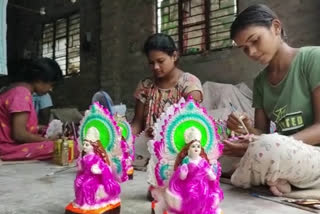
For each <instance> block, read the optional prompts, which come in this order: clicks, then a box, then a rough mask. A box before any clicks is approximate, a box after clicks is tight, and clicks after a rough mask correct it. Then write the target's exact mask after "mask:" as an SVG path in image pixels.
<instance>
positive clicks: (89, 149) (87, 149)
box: [83, 140, 93, 154]
mask: <svg viewBox="0 0 320 214" xmlns="http://www.w3.org/2000/svg"><path fill="white" fill-rule="evenodd" d="M83 151H84V152H85V153H86V154H89V153H92V152H93V146H92V145H91V143H90V142H88V141H86V140H84V144H83Z"/></svg>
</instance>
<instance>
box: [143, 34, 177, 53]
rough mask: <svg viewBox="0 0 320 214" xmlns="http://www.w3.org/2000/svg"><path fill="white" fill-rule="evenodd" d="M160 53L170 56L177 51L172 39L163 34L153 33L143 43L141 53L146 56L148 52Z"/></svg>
mask: <svg viewBox="0 0 320 214" xmlns="http://www.w3.org/2000/svg"><path fill="white" fill-rule="evenodd" d="M154 50H156V51H162V52H165V53H167V54H168V55H169V56H172V55H173V53H174V52H175V51H178V49H177V47H176V44H175V43H174V41H173V39H172V38H171V37H170V36H169V35H166V34H163V33H155V34H152V35H151V36H149V37H148V39H147V40H146V42H145V43H144V47H143V52H144V54H145V55H146V56H148V55H149V53H150V51H154Z"/></svg>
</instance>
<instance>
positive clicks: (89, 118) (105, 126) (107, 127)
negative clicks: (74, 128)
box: [79, 103, 120, 151]
mask: <svg viewBox="0 0 320 214" xmlns="http://www.w3.org/2000/svg"><path fill="white" fill-rule="evenodd" d="M114 124H116V122H115V121H114V120H113V118H112V116H111V114H110V113H109V112H108V110H107V109H103V108H102V107H101V106H100V105H99V104H98V103H94V104H93V105H92V106H91V108H90V110H89V111H87V112H86V115H85V117H84V118H83V119H82V121H81V125H80V128H79V130H80V133H79V138H80V139H79V142H80V143H81V144H83V140H84V138H85V136H86V134H87V131H88V129H89V128H90V127H95V128H96V129H97V130H98V131H99V133H100V141H101V144H102V146H103V147H104V148H105V149H106V150H107V151H111V150H112V149H113V147H114V146H115V144H116V143H117V141H118V136H119V135H120V133H119V130H118V129H117V127H116V126H115V125H114Z"/></svg>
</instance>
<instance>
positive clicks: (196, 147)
mask: <svg viewBox="0 0 320 214" xmlns="http://www.w3.org/2000/svg"><path fill="white" fill-rule="evenodd" d="M200 152H201V144H200V142H199V141H195V142H193V143H192V144H191V146H190V147H189V151H188V154H189V155H190V156H191V157H197V156H199V155H200Z"/></svg>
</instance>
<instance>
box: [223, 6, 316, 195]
mask: <svg viewBox="0 0 320 214" xmlns="http://www.w3.org/2000/svg"><path fill="white" fill-rule="evenodd" d="M231 38H232V39H233V40H234V41H235V43H236V45H237V47H239V48H241V49H242V50H243V51H244V53H245V54H246V55H247V56H248V57H249V58H251V59H253V60H255V61H257V62H259V63H261V64H264V65H266V68H265V69H264V70H263V71H262V72H261V73H260V74H259V75H258V76H257V77H256V79H255V81H254V89H253V107H254V108H255V122H254V125H252V124H251V123H250V121H249V120H248V119H247V118H244V119H243V122H244V124H245V125H246V127H247V129H248V130H249V132H250V133H251V134H254V135H255V136H256V137H255V140H254V141H253V142H249V140H247V139H244V140H240V141H238V142H230V141H225V142H224V144H225V148H224V154H225V155H230V156H238V157H242V158H241V161H240V165H239V167H238V168H237V169H236V170H235V172H234V173H233V175H232V177H231V182H232V183H233V184H234V185H236V186H240V187H244V188H249V187H250V186H251V185H263V184H267V185H269V186H270V190H271V191H272V193H273V194H274V195H278V196H281V195H283V194H284V193H288V192H290V191H291V186H295V187H298V188H320V170H319V169H320V148H319V147H315V145H317V144H319V143H320V87H319V86H320V47H302V48H293V47H290V46H289V45H288V44H287V43H286V42H285V32H284V30H283V28H282V24H281V21H280V20H279V19H278V17H277V16H276V14H275V13H274V12H273V11H272V10H271V9H270V8H268V7H267V6H265V5H261V4H258V5H252V6H250V7H248V8H247V9H245V10H244V11H243V12H241V13H240V14H239V15H238V17H237V18H236V19H235V21H234V22H233V24H232V26H231ZM270 121H272V122H274V123H275V124H276V126H277V133H275V134H269V130H270ZM228 127H229V128H230V129H232V130H234V131H236V132H239V133H243V127H242V126H241V124H240V121H239V118H238V117H236V115H234V114H231V115H230V116H229V118H228Z"/></svg>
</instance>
